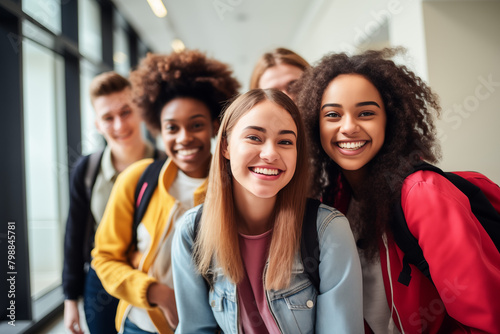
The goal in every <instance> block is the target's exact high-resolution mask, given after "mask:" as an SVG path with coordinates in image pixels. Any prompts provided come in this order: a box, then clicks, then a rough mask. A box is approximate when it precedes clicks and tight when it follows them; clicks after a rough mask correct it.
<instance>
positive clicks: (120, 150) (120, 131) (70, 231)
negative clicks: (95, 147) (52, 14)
mask: <svg viewBox="0 0 500 334" xmlns="http://www.w3.org/2000/svg"><path fill="white" fill-rule="evenodd" d="M90 100H91V103H92V106H93V108H94V111H95V126H96V128H97V130H98V131H99V133H100V134H101V135H103V136H104V138H105V140H106V143H107V146H106V147H105V148H104V150H100V151H98V152H96V153H93V154H92V155H88V156H85V157H82V158H81V159H80V160H78V162H77V163H76V165H75V167H74V169H73V172H72V177H71V187H70V208H69V214H68V218H67V221H66V236H65V242H64V267H63V280H62V282H63V290H64V295H65V298H66V300H65V302H64V324H65V327H66V328H67V329H68V330H70V331H71V332H72V333H82V326H81V323H80V314H79V311H78V299H79V298H80V297H81V296H83V305H84V311H85V318H86V321H87V326H88V328H89V330H90V332H91V333H106V334H109V333H113V331H114V332H116V331H115V330H114V321H113V318H114V315H115V313H116V306H117V305H118V300H117V299H115V298H113V297H111V296H110V295H109V294H107V293H106V291H105V290H104V288H103V287H102V284H101V282H100V281H99V279H98V278H97V276H96V274H95V271H94V270H93V269H92V268H88V265H89V263H90V251H91V249H92V247H93V243H94V232H95V228H96V225H97V224H98V223H99V222H100V221H101V218H102V215H103V212H104V208H105V205H106V202H107V200H108V197H109V194H110V192H111V188H112V187H113V184H114V182H115V180H116V177H117V176H118V174H119V173H120V172H121V171H123V170H124V169H125V168H126V167H127V166H129V165H130V164H132V163H133V162H135V161H138V160H140V159H143V158H151V157H153V156H154V154H155V150H154V148H153V146H152V145H151V144H150V143H148V142H147V141H146V140H144V138H143V137H142V135H141V123H142V119H141V116H140V114H139V111H138V110H137V108H135V107H134V105H133V103H132V95H131V88H130V82H129V81H128V80H127V79H126V78H124V77H122V76H121V75H119V74H118V73H115V72H105V73H102V74H100V75H98V76H96V77H95V78H94V79H93V80H92V82H91V84H90ZM87 183H89V184H87ZM86 268H88V272H86Z"/></svg>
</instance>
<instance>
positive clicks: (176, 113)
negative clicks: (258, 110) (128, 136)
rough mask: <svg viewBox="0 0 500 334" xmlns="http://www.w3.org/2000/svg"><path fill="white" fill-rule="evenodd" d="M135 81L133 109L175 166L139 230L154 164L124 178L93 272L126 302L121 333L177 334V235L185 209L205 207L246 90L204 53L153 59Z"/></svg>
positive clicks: (161, 181) (166, 169)
mask: <svg viewBox="0 0 500 334" xmlns="http://www.w3.org/2000/svg"><path fill="white" fill-rule="evenodd" d="M130 81H131V83H132V91H133V99H134V102H135V104H136V105H137V106H138V107H139V108H140V109H141V111H142V114H143V116H144V119H145V121H146V122H147V123H148V125H149V127H151V128H153V129H156V130H158V131H160V132H161V137H162V140H163V144H164V147H165V152H166V154H167V156H168V159H167V160H166V161H165V163H164V164H163V167H162V168H161V172H160V174H159V177H158V186H157V188H156V189H155V191H154V193H153V195H152V197H151V200H150V202H149V204H148V206H147V209H146V211H145V213H144V216H143V218H142V220H141V221H140V223H139V225H138V226H137V229H136V231H132V229H133V228H132V226H133V221H134V211H135V209H134V208H135V206H136V203H134V201H135V200H134V193H135V191H136V187H137V184H138V181H139V178H140V177H141V175H142V174H143V172H144V171H145V169H146V168H147V167H148V166H149V165H150V164H151V162H152V160H151V159H149V160H142V161H139V162H137V163H135V164H133V165H132V166H130V167H129V168H128V169H126V170H125V171H124V172H123V173H122V174H120V176H119V178H118V179H117V180H116V183H115V186H114V188H113V191H112V193H111V197H110V199H109V202H108V205H107V207H106V210H105V213H104V216H103V218H102V222H101V224H100V225H99V228H98V230H97V233H96V239H95V249H94V250H93V252H92V255H93V258H94V259H93V261H92V266H93V267H94V268H95V270H96V272H97V274H98V276H99V278H100V279H101V281H102V283H103V286H104V288H105V289H106V290H107V291H108V292H109V293H110V294H111V295H113V296H115V297H116V298H119V299H120V303H119V305H118V310H117V314H116V319H115V324H116V328H117V329H118V330H119V331H120V333H158V332H159V333H172V332H173V330H174V329H175V328H176V326H177V322H178V320H177V311H176V305H175V296H174V290H173V282H172V273H171V257H170V247H171V239H172V236H173V230H174V229H175V223H176V220H177V219H178V218H179V217H180V216H181V215H182V214H183V213H184V212H185V211H186V210H188V209H190V208H191V207H193V206H194V205H197V204H200V203H202V202H203V200H204V197H205V192H206V188H207V176H208V171H209V168H210V159H211V150H210V148H211V139H212V138H213V137H214V136H215V134H216V133H217V130H218V127H219V114H220V112H221V109H222V106H223V104H224V103H225V101H226V100H228V99H230V98H232V97H233V96H234V95H236V94H237V90H238V88H239V83H238V82H237V81H236V80H235V79H234V78H233V76H232V72H231V71H230V69H229V67H228V65H226V64H223V63H221V62H219V61H217V60H214V59H210V58H207V57H206V56H205V55H204V54H203V53H201V52H199V51H183V52H180V53H172V54H170V55H155V54H148V56H147V57H146V58H145V59H143V60H142V61H141V63H140V64H139V66H138V68H137V69H136V70H135V71H134V72H132V73H131V75H130ZM134 235H135V236H136V238H134ZM134 239H136V241H137V242H136V244H134V245H132V243H133V240H134Z"/></svg>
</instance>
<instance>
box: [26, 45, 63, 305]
mask: <svg viewBox="0 0 500 334" xmlns="http://www.w3.org/2000/svg"><path fill="white" fill-rule="evenodd" d="M23 66H24V68H23V84H24V87H23V89H24V101H23V103H24V138H25V159H26V191H27V198H26V200H27V209H28V230H29V235H28V238H29V239H28V242H29V254H30V255H29V256H30V275H31V293H32V297H33V298H34V299H37V298H38V297H40V296H42V295H43V294H44V293H45V292H47V291H50V290H51V289H52V288H54V287H56V286H58V285H60V284H61V270H62V246H63V231H62V226H63V221H64V217H65V213H66V212H67V210H68V193H67V189H68V174H67V170H68V168H67V162H66V161H67V154H66V145H65V143H66V130H65V123H66V121H65V118H64V109H63V108H62V106H63V105H64V95H63V92H64V90H63V83H64V73H63V60H62V58H61V57H60V56H58V55H56V54H55V53H53V52H52V51H50V50H48V49H45V48H43V47H41V46H39V45H37V44H35V43H33V42H30V41H29V40H26V41H24V42H23Z"/></svg>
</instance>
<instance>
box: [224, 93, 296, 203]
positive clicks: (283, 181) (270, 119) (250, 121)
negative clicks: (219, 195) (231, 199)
mask: <svg viewBox="0 0 500 334" xmlns="http://www.w3.org/2000/svg"><path fill="white" fill-rule="evenodd" d="M296 142H297V126H296V125H295V122H294V120H293V118H292V116H291V115H290V114H289V113H288V112H287V111H286V110H285V109H283V108H282V107H280V106H279V105H277V104H275V103H273V102H271V101H269V100H265V101H263V102H260V103H258V104H257V105H256V106H254V107H253V108H252V109H250V110H249V111H248V112H247V113H246V114H245V115H243V116H242V117H241V118H240V119H239V120H238V121H237V123H236V124H235V126H234V128H233V129H232V131H231V133H229V134H228V139H227V147H226V148H225V149H223V155H224V157H225V158H226V159H228V160H229V161H230V166H231V171H232V175H233V180H234V182H233V186H234V195H235V197H236V198H239V197H240V196H245V197H246V198H252V197H253V198H255V197H257V198H274V197H275V196H276V194H277V193H278V192H279V191H280V190H281V189H283V188H284V187H285V186H286V185H287V184H288V183H289V182H290V180H291V179H292V177H293V174H294V173H295V166H296V163H297V146H296Z"/></svg>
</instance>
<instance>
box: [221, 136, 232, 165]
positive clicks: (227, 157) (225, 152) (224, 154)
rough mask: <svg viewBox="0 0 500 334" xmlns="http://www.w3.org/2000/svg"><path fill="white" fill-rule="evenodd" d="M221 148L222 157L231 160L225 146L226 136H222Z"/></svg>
mask: <svg viewBox="0 0 500 334" xmlns="http://www.w3.org/2000/svg"><path fill="white" fill-rule="evenodd" d="M221 150H222V155H223V156H224V158H226V159H227V160H231V158H230V155H229V149H228V147H227V138H223V139H222V142H221Z"/></svg>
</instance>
